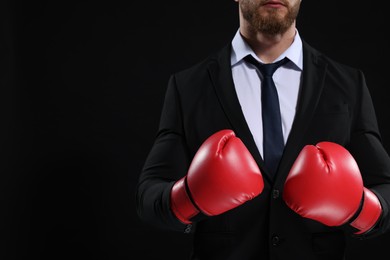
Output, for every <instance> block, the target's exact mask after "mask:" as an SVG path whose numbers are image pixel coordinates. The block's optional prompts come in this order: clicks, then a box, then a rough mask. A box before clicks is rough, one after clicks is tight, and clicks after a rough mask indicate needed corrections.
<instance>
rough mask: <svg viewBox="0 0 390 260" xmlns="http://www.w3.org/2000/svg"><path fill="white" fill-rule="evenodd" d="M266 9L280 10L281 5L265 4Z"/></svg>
mask: <svg viewBox="0 0 390 260" xmlns="http://www.w3.org/2000/svg"><path fill="white" fill-rule="evenodd" d="M265 6H266V7H271V8H280V7H282V6H283V5H281V4H265Z"/></svg>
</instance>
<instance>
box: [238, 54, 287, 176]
mask: <svg viewBox="0 0 390 260" xmlns="http://www.w3.org/2000/svg"><path fill="white" fill-rule="evenodd" d="M245 60H246V61H247V62H250V63H251V64H253V65H255V66H256V67H257V68H258V70H259V71H260V72H261V74H262V75H263V79H262V83H261V104H262V117H263V149H264V155H263V156H264V163H265V165H266V167H267V169H268V170H269V171H270V173H271V175H272V177H274V176H275V173H276V171H277V168H278V166H279V161H280V158H281V157H282V154H283V149H284V140H283V131H282V119H281V115H280V107H279V98H278V92H277V90H276V87H275V83H274V80H273V79H272V75H273V74H274V72H275V71H276V70H277V68H279V67H280V66H282V65H283V64H285V63H286V62H288V59H287V58H284V59H282V60H280V61H278V62H275V63H270V64H261V63H259V62H258V61H257V60H256V59H255V58H253V57H252V56H251V55H248V56H246V57H245Z"/></svg>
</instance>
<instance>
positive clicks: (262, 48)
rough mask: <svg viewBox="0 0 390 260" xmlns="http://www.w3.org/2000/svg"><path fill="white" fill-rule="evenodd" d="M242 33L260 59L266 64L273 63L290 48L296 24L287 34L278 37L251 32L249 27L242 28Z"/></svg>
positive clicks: (277, 35)
mask: <svg viewBox="0 0 390 260" xmlns="http://www.w3.org/2000/svg"><path fill="white" fill-rule="evenodd" d="M240 33H241V35H242V37H243V38H244V39H245V40H246V41H247V43H248V44H249V46H250V47H251V48H252V50H253V51H254V52H255V54H256V55H257V57H258V58H260V59H261V60H262V61H263V62H265V63H271V62H273V61H274V60H275V59H276V58H278V57H279V56H280V55H281V54H282V53H283V52H284V51H285V50H287V49H288V47H290V45H291V44H292V43H293V41H294V36H295V33H296V30H295V23H294V24H292V25H291V27H290V28H289V29H288V30H287V31H286V32H284V33H280V34H276V35H267V34H264V33H262V32H259V31H255V30H250V28H249V27H247V26H241V27H240Z"/></svg>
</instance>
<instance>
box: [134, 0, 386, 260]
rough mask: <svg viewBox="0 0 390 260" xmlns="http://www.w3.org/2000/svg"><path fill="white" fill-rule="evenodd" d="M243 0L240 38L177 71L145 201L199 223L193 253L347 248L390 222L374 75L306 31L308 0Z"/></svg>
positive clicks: (310, 254) (173, 220) (168, 225)
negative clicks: (335, 55)
mask: <svg viewBox="0 0 390 260" xmlns="http://www.w3.org/2000/svg"><path fill="white" fill-rule="evenodd" d="M235 1H236V2H237V3H238V5H239V17H240V28H239V30H238V31H237V33H236V35H235V37H234V39H233V40H232V42H231V43H229V44H228V45H227V46H226V47H225V48H224V49H222V50H221V51H220V52H218V53H216V54H215V55H212V56H210V57H209V58H207V59H206V60H204V61H203V62H201V63H199V64H196V65H195V66H193V67H191V68H189V69H187V70H184V71H182V72H179V73H176V74H175V75H172V77H171V78H170V81H169V84H168V89H167V93H166V99H165V103H164V107H163V111H162V114H161V121H160V126H159V132H158V135H157V138H156V140H155V143H154V145H153V147H152V150H151V151H150V154H149V156H148V158H147V160H146V162H145V165H144V168H143V170H142V173H141V175H140V179H139V184H138V186H137V194H136V195H137V196H136V198H137V211H138V213H139V215H140V217H141V218H142V219H143V220H144V221H146V222H148V223H150V224H152V225H155V226H157V227H160V228H164V229H170V230H177V231H179V232H183V233H191V234H193V236H194V244H193V251H192V253H191V257H190V259H213V260H215V259H332V260H337V259H344V257H345V247H346V242H345V236H352V237H356V238H359V239H369V238H372V237H376V236H379V235H381V234H384V233H385V232H387V231H388V229H389V226H390V225H389V224H390V223H389V215H388V208H389V202H390V159H389V156H388V154H387V153H386V151H385V149H384V147H383V146H382V144H381V139H380V134H379V130H378V126H377V122H376V118H375V111H374V107H373V104H372V101H371V98H370V94H369V91H368V89H367V86H366V84H365V80H364V76H363V74H362V73H361V72H360V71H358V70H356V69H354V68H351V67H348V66H345V65H342V64H340V63H337V62H335V61H333V60H331V59H330V58H328V57H326V56H325V55H323V54H322V53H320V52H318V51H317V50H315V49H313V48H312V47H311V46H309V44H307V43H306V42H305V41H303V40H302V39H301V38H300V35H299V33H298V30H297V28H296V17H297V15H298V12H299V7H300V4H301V1H300V0H277V1H276V0H275V1H273V0H271V1H269V0H235ZM285 58H286V59H285ZM279 61H280V62H282V61H283V62H284V61H285V62H284V63H283V64H281V65H280V67H276V66H275V68H274V74H273V75H271V77H269V76H267V75H266V73H265V72H264V71H263V69H262V68H263V67H266V65H267V64H268V65H273V64H277V62H279ZM262 64H263V65H262ZM264 64H265V65H264ZM266 82H268V83H269V84H268V83H267V84H268V85H272V84H274V85H275V87H276V90H277V97H276V101H275V102H279V103H276V104H277V106H276V107H277V108H278V109H277V110H278V111H279V108H280V112H278V113H277V114H275V115H273V116H272V117H271V120H269V121H270V122H268V119H267V113H271V112H275V110H276V109H275V103H272V104H271V105H272V106H273V107H272V109H270V110H268V109H269V108H268V107H265V106H264V104H265V103H269V99H270V98H271V97H270V98H268V96H267V98H265V99H263V97H265V96H266V95H265V94H266V93H267V91H268V90H265V89H263V88H260V85H261V86H263V85H266ZM272 98H274V97H272ZM262 112H264V113H262ZM278 117H280V123H279V125H281V130H278V129H277V126H276V128H275V126H272V127H273V128H272V130H271V132H268V127H269V126H268V124H269V123H273V122H276V121H277V120H276V119H277V118H278ZM278 131H279V132H280V133H281V137H280V138H281V139H282V141H281V142H282V143H283V144H282V145H283V147H282V148H281V149H282V150H281V151H274V150H276V149H274V148H276V147H277V146H278V145H277V144H276V143H277V142H278V141H277V139H275V140H274V139H273V137H274V136H276V133H277V132H278ZM280 138H279V139H280ZM279 142H280V141H279ZM270 143H271V145H270V146H268V144H270ZM269 161H271V162H272V163H271V164H269Z"/></svg>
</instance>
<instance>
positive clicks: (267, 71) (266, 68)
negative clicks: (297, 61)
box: [245, 55, 288, 77]
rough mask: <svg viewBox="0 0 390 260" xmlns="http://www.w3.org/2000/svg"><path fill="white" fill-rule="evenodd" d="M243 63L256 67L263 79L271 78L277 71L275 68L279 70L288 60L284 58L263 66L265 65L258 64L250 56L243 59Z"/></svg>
mask: <svg viewBox="0 0 390 260" xmlns="http://www.w3.org/2000/svg"><path fill="white" fill-rule="evenodd" d="M245 61H247V62H249V63H251V64H253V65H254V66H256V67H257V68H258V69H259V70H260V72H261V74H263V76H264V77H272V75H273V74H274V72H275V71H276V70H277V68H279V67H280V66H282V65H283V64H286V63H287V62H288V59H287V57H285V58H283V59H281V60H280V61H277V62H274V63H267V64H265V63H260V62H258V61H257V60H256V59H255V58H253V56H252V55H248V56H246V57H245Z"/></svg>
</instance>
